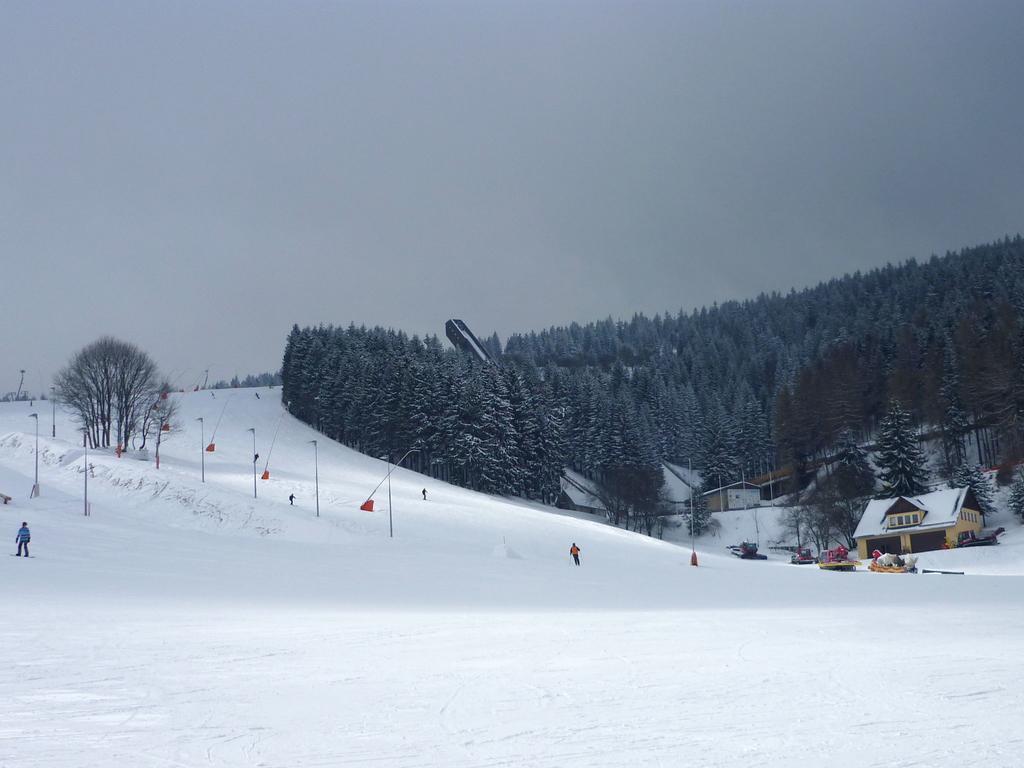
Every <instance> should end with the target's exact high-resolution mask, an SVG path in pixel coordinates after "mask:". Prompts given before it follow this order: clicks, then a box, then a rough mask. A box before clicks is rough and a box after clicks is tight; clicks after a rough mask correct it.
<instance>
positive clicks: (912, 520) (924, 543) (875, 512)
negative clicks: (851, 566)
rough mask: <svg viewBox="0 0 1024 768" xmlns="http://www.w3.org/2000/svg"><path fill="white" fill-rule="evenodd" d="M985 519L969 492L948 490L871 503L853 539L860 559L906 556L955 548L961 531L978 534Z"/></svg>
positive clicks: (878, 500) (971, 493)
mask: <svg viewBox="0 0 1024 768" xmlns="http://www.w3.org/2000/svg"><path fill="white" fill-rule="evenodd" d="M984 524H985V517H984V515H982V513H981V512H980V511H979V509H978V502H977V500H976V499H975V498H974V493H973V492H972V491H971V489H970V488H947V489H944V490H941V491H932V492H931V493H925V494H922V495H921V496H897V497H896V498H894V499H873V500H872V501H870V502H868V505H867V507H866V508H865V510H864V514H863V515H862V516H861V519H860V523H858V525H857V531H856V533H854V535H853V536H854V538H855V539H856V540H857V553H858V555H860V557H861V558H867V557H870V555H871V552H872V551H873V550H876V549H877V550H880V551H882V552H891V553H893V554H897V555H900V554H905V553H907V552H928V551H929V550H933V549H942V548H944V547H946V546H949V547H953V546H956V542H957V537H958V536H959V535H960V534H961V533H962V532H964V531H974V532H975V533H977V532H979V531H981V529H982V527H983V526H984Z"/></svg>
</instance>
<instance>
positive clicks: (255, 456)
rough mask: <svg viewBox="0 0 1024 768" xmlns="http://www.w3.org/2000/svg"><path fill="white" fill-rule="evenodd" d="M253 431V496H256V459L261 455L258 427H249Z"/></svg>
mask: <svg viewBox="0 0 1024 768" xmlns="http://www.w3.org/2000/svg"><path fill="white" fill-rule="evenodd" d="M249 431H250V432H252V497H253V498H254V499H255V498H256V461H257V460H258V459H259V457H260V455H259V454H258V453H256V427H249Z"/></svg>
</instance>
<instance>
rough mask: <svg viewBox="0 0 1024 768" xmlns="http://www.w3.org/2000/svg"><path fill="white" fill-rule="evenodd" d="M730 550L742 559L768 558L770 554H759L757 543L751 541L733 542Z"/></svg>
mask: <svg viewBox="0 0 1024 768" xmlns="http://www.w3.org/2000/svg"><path fill="white" fill-rule="evenodd" d="M729 551H730V552H732V553H733V554H734V555H736V557H738V558H740V559H741V560H767V559H768V555H759V554H757V544H754V543H753V542H751V541H742V542H740V543H739V544H733V545H732V546H731V547H729Z"/></svg>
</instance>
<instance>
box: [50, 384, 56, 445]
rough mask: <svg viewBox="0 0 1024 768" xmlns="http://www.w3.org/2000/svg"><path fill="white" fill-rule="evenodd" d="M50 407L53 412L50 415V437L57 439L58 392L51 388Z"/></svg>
mask: <svg viewBox="0 0 1024 768" xmlns="http://www.w3.org/2000/svg"><path fill="white" fill-rule="evenodd" d="M50 407H51V408H52V409H53V412H52V413H51V414H50V437H57V390H56V389H55V388H54V387H50Z"/></svg>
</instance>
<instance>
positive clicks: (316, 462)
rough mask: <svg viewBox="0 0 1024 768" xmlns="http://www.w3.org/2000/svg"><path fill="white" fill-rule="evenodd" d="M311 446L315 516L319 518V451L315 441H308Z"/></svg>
mask: <svg viewBox="0 0 1024 768" xmlns="http://www.w3.org/2000/svg"><path fill="white" fill-rule="evenodd" d="M309 442H311V443H312V444H313V484H314V488H316V516H317V517H320V449H319V448H317V443H316V440H310V441H309Z"/></svg>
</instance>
